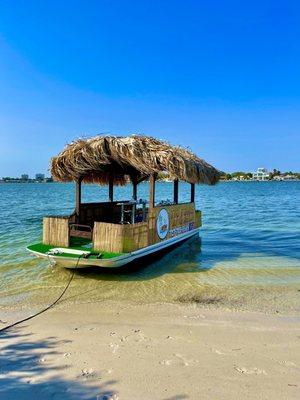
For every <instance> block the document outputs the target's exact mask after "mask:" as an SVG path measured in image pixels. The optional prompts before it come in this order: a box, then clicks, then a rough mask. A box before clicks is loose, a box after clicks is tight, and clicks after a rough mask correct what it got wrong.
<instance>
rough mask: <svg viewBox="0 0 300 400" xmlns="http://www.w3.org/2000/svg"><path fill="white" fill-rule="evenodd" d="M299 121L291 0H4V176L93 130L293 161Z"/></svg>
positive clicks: (31, 168)
mask: <svg viewBox="0 0 300 400" xmlns="http://www.w3.org/2000/svg"><path fill="white" fill-rule="evenodd" d="M299 132H300V3H299V2H297V1H289V0H286V1H281V0H278V1H274V0H273V1H265V0H261V1H255V0H254V1H251V2H241V1H230V0H229V1H210V2H207V1H191V0H185V1H177V0H172V1H171V0H170V1H167V0H165V1H164V0H160V1H158V0H157V1H155V0H154V1H143V0H140V1H130V0H126V1H125V0H124V1H118V0H114V1H112V0H111V1H104V0H99V1H92V0H89V1H76V0H73V1H63V2H61V1H30V0H27V1H20V0H15V1H14V2H11V1H5V0H0V139H1V142H0V176H6V175H20V174H21V173H29V174H30V175H32V174H34V173H35V172H46V171H47V168H48V162H49V159H50V157H51V156H53V155H55V154H57V153H58V152H59V151H60V150H61V149H62V148H63V146H64V145H65V144H66V143H67V142H69V141H71V140H72V139H73V138H77V137H80V136H83V135H85V136H92V135H95V134H99V133H112V134H121V135H126V134H129V133H144V134H147V135H153V136H156V137H158V138H161V139H166V140H168V141H170V142H171V143H174V144H181V145H184V146H189V147H190V148H191V149H192V150H193V151H195V152H196V153H197V154H198V155H200V156H201V157H203V158H204V159H206V160H207V161H208V162H210V163H212V164H213V165H215V166H216V167H218V168H220V169H222V170H226V171H234V170H254V169H256V168H257V167H259V166H266V167H267V168H275V167H276V168H279V169H281V170H300V162H299V159H300V157H299V149H300V133H299Z"/></svg>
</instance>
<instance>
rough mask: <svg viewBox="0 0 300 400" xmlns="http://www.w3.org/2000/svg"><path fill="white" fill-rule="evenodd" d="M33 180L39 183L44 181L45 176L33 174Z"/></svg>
mask: <svg viewBox="0 0 300 400" xmlns="http://www.w3.org/2000/svg"><path fill="white" fill-rule="evenodd" d="M35 180H36V181H40V182H41V181H43V180H45V174H35Z"/></svg>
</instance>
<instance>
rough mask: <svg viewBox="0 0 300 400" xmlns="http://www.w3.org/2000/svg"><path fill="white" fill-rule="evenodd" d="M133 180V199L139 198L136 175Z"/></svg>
mask: <svg viewBox="0 0 300 400" xmlns="http://www.w3.org/2000/svg"><path fill="white" fill-rule="evenodd" d="M131 182H132V198H133V200H137V179H136V177H133V178H132V179H131Z"/></svg>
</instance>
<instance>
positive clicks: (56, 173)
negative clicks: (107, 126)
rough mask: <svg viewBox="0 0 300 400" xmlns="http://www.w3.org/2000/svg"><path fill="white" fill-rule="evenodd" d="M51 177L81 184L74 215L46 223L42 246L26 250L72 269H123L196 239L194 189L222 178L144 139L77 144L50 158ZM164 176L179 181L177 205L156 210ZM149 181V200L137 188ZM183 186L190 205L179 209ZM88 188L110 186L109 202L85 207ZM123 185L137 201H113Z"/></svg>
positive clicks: (180, 152) (188, 156) (183, 153)
mask: <svg viewBox="0 0 300 400" xmlns="http://www.w3.org/2000/svg"><path fill="white" fill-rule="evenodd" d="M51 173H52V177H53V179H54V180H55V181H58V182H75V185H76V195H75V198H76V206H75V210H74V212H73V213H72V214H71V215H68V216H46V217H44V219H43V241H42V243H36V244H32V245H30V246H28V248H27V249H28V250H29V251H30V252H31V253H33V254H34V255H36V256H38V257H43V258H48V259H49V260H50V262H51V263H57V264H60V265H62V266H64V267H66V268H75V267H76V268H84V267H90V266H98V267H104V268H114V267H121V266H123V265H125V264H128V263H131V262H132V261H134V260H137V259H139V258H141V257H146V256H149V255H150V254H153V253H156V252H158V251H161V250H163V249H166V248H168V247H170V246H173V245H176V244H178V243H180V242H182V241H184V240H186V239H188V238H190V237H192V236H194V235H198V233H199V228H200V226H201V211H199V210H196V208H195V184H198V183H206V184H210V185H213V184H215V183H216V182H217V181H218V179H219V171H218V170H216V169H215V168H214V167H212V166H211V165H209V164H208V163H206V162H205V161H204V160H202V159H200V158H198V157H197V156H196V155H194V154H193V153H191V152H190V151H188V150H186V149H184V148H182V147H173V146H170V145H169V144H167V143H165V142H162V141H160V140H157V139H154V138H152V137H145V136H139V135H133V136H130V137H115V136H96V137H94V138H90V139H85V140H83V139H80V140H77V141H75V142H73V143H71V144H69V145H68V146H66V148H65V149H64V150H63V151H62V152H61V153H60V154H59V155H58V156H57V157H54V158H52V160H51ZM161 173H166V174H167V176H168V177H169V178H171V179H172V180H173V181H174V190H173V199H172V201H164V202H160V203H157V202H156V200H155V197H156V196H155V189H156V185H155V183H156V180H157V176H158V174H161ZM146 180H148V181H149V198H148V199H138V197H137V186H138V185H139V184H140V183H141V182H143V181H146ZM180 180H182V181H185V182H188V183H189V184H190V201H189V202H186V203H181V204H179V202H178V187H179V181H180ZM82 183H96V184H100V185H108V201H107V202H95V203H82V201H81V185H82ZM125 184H131V185H132V198H131V199H127V200H124V201H114V186H115V185H125Z"/></svg>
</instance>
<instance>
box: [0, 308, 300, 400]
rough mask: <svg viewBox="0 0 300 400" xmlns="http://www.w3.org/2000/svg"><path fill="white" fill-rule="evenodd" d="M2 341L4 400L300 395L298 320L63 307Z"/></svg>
mask: <svg viewBox="0 0 300 400" xmlns="http://www.w3.org/2000/svg"><path fill="white" fill-rule="evenodd" d="M0 338H1V349H0V352H1V353H0V356H1V364H0V399H1V400H6V399H13V400H15V399H21V400H24V399H30V400H32V399H54V400H56V399H76V400H77V399H101V400H104V399H113V400H117V399H120V400H132V399H137V400H142V399H143V400H181V399H182V400H183V399H195V400H196V399H199V400H200V399H201V400H202V399H230V400H232V399H272V400H274V399H280V400H283V399H299V398H300V324H299V318H296V317H283V316H277V315H264V314H255V313H249V312H247V313H245V312H235V311H228V310H221V309H215V310H213V309H204V308H202V307H200V306H199V305H189V304H179V305H176V304H152V305H145V304H144V305H132V304H124V303H122V304H120V303H113V302H106V303H104V302H95V303H91V304H77V305H67V304H64V303H62V304H61V305H60V306H58V307H57V308H55V309H53V310H50V311H48V312H47V313H45V314H43V315H41V316H39V317H37V318H35V319H33V320H31V321H29V322H27V323H25V324H23V325H21V326H19V327H17V328H15V329H12V330H11V331H7V332H6V333H3V334H2V335H1V337H0ZM97 396H98V397H97Z"/></svg>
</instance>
